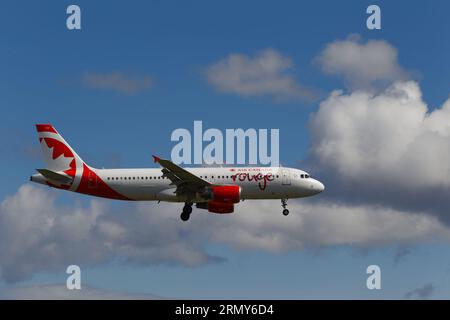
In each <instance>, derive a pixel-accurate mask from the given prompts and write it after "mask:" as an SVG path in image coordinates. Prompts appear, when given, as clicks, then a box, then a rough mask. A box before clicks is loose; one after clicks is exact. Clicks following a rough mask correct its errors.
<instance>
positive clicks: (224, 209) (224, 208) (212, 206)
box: [208, 201, 234, 213]
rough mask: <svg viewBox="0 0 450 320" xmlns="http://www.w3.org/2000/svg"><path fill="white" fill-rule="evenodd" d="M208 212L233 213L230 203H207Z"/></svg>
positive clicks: (232, 206) (232, 205)
mask: <svg viewBox="0 0 450 320" xmlns="http://www.w3.org/2000/svg"><path fill="white" fill-rule="evenodd" d="M208 211H209V212H213V213H233V211H234V204H233V203H231V202H218V201H209V202H208Z"/></svg>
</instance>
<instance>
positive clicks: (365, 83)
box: [315, 36, 408, 89]
mask: <svg viewBox="0 0 450 320" xmlns="http://www.w3.org/2000/svg"><path fill="white" fill-rule="evenodd" d="M397 56H398V54H397V49H396V48H395V47H393V46H392V45H390V44H389V43H387V42H386V41H383V40H370V41H368V42H367V43H365V44H363V43H360V41H359V37H358V36H350V37H349V38H347V39H346V40H336V41H334V42H331V43H329V44H327V45H326V47H325V49H324V50H323V51H322V52H321V53H320V54H319V55H318V56H317V58H316V59H315V61H316V62H317V63H318V64H319V65H320V66H321V68H322V70H323V71H324V72H326V73H328V74H334V75H340V76H343V77H344V79H345V80H346V82H347V84H348V85H349V86H350V87H351V88H353V89H355V88H370V87H371V86H372V85H374V84H376V83H381V84H385V83H390V82H392V81H395V80H405V79H407V78H408V73H407V72H406V71H405V70H404V69H403V68H402V67H401V66H400V65H399V63H398V60H397Z"/></svg>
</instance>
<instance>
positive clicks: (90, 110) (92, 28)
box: [0, 1, 450, 299]
mask: <svg viewBox="0 0 450 320" xmlns="http://www.w3.org/2000/svg"><path fill="white" fill-rule="evenodd" d="M69 4H72V2H68V1H40V2H32V1H28V2H24V1H7V2H6V1H5V2H2V3H1V4H0V12H1V14H0V15H1V18H0V28H1V30H2V41H1V42H0V46H1V50H0V68H1V70H2V72H0V105H1V111H0V112H1V118H2V122H3V123H4V125H3V126H2V127H1V129H0V130H1V133H2V134H1V135H0V139H1V140H0V141H1V143H2V145H3V150H4V152H3V153H2V157H1V158H0V164H1V165H2V167H3V168H7V169H6V170H4V172H3V175H2V183H1V184H0V196H1V199H4V198H5V197H6V196H12V195H14V194H15V193H16V192H17V190H18V188H19V187H20V186H21V185H23V184H25V183H27V179H28V176H29V175H30V174H31V173H32V172H33V170H34V169H35V168H37V167H39V166H42V162H41V160H40V158H39V156H40V155H39V152H38V151H39V149H38V145H37V139H36V133H35V131H34V126H33V125H34V124H35V123H46V122H48V123H52V124H54V126H55V127H56V128H57V129H58V130H59V131H60V132H61V133H62V134H63V136H64V137H65V139H66V140H68V142H69V143H70V144H71V145H72V147H74V149H75V150H76V151H77V152H78V153H79V155H80V156H81V157H82V158H83V159H84V160H85V161H86V162H88V163H90V164H92V165H93V166H98V167H102V166H105V167H112V166H119V167H147V166H148V167H153V166H154V164H153V163H152V162H151V154H154V153H156V154H160V155H163V156H169V155H170V151H171V149H172V147H173V146H174V143H173V142H171V141H170V134H171V132H172V131H173V130H174V129H176V128H188V129H192V127H193V121H194V120H202V121H203V125H204V127H205V128H219V129H226V128H239V127H242V128H250V127H252V128H279V129H280V161H281V163H283V164H284V165H286V166H302V163H305V162H306V160H305V159H306V158H307V156H308V151H309V148H310V146H311V139H310V134H311V131H310V130H309V129H308V128H309V121H310V117H311V114H314V113H315V112H316V111H317V110H318V108H319V105H320V103H321V101H323V100H325V99H326V98H327V97H328V96H329V94H330V92H331V91H332V90H334V89H343V90H344V92H351V91H352V89H351V88H349V87H347V86H346V85H345V83H344V81H343V80H342V77H340V76H339V75H329V74H325V73H324V72H322V70H321V67H320V65H319V64H318V63H317V62H316V60H315V58H316V57H317V56H318V54H319V53H320V52H321V51H322V50H324V48H325V46H326V45H327V44H329V43H332V42H333V41H336V40H343V39H347V37H348V36H349V35H351V34H359V36H360V39H361V40H360V41H361V42H362V43H365V42H366V41H369V40H382V41H385V42H387V43H389V44H390V45H391V46H393V47H395V48H396V49H397V50H398V63H399V65H400V66H401V67H402V68H403V69H404V70H407V71H408V73H409V74H410V78H411V79H413V80H414V81H416V82H417V83H419V85H420V89H421V91H422V93H423V100H424V101H425V103H426V104H428V106H429V110H430V111H431V110H434V109H435V108H437V107H440V106H442V105H443V104H444V102H445V101H446V100H447V99H448V97H449V84H450V73H449V72H448V70H450V61H449V59H448V57H449V56H450V43H449V41H447V38H448V32H449V27H450V25H449V24H450V22H449V19H448V12H449V9H450V6H449V4H448V3H447V2H445V1H434V2H433V3H432V4H431V3H429V2H426V1H414V2H410V1H409V2H406V1H403V2H402V1H395V2H393V1H380V2H377V4H379V5H380V7H381V10H382V30H374V31H370V30H368V29H367V28H366V17H367V15H366V13H365V9H366V8H367V6H368V5H369V4H372V2H370V1H345V2H344V1H339V2H338V1H314V2H310V3H308V4H307V3H303V2H302V3H300V2H298V1H283V2H275V1H246V2H242V1H222V2H211V1H196V2H195V3H188V2H182V1H131V2H121V1H117V2H110V1H95V2H92V1H77V2H76V4H78V5H79V6H80V7H81V11H82V30H80V31H69V30H67V29H66V27H65V19H66V17H67V15H66V14H65V9H66V7H67V6H68V5H69ZM267 48H272V49H274V50H277V52H280V53H281V54H282V55H283V56H285V57H289V58H290V59H291V60H292V62H293V66H292V68H291V69H290V70H289V72H290V74H292V75H293V77H294V79H295V81H297V82H298V83H299V84H301V85H302V86H305V87H308V88H312V89H313V90H314V91H315V92H316V93H317V97H316V98H315V99H313V101H307V100H304V99H287V100H286V101H278V100H277V99H275V98H274V97H273V96H271V95H270V94H268V95H253V96H242V95H239V94H233V93H223V92H220V91H219V90H217V88H214V86H213V85H211V83H209V82H208V79H207V77H206V76H205V73H206V70H207V67H208V66H211V65H213V64H215V63H217V62H218V61H220V60H222V59H225V58H226V57H228V56H229V55H230V54H233V53H236V54H242V55H246V56H248V57H253V56H254V55H255V54H257V53H258V52H260V51H261V50H264V49H267ZM113 72H119V73H121V74H124V75H132V76H136V77H144V76H149V77H151V79H152V81H153V82H152V85H151V86H150V88H147V89H145V90H139V91H138V92H137V93H135V94H124V93H122V92H119V91H117V90H102V89H98V88H97V89H96V88H92V87H89V86H87V85H85V84H84V83H83V80H82V79H83V77H84V76H85V75H86V74H87V73H94V74H110V73H113ZM380 130H382V128H380ZM299 161H300V162H299ZM309 165H310V163H308V164H307V166H309ZM312 174H314V172H312ZM319 179H320V177H319ZM327 191H328V190H327ZM331 193H333V192H332V191H331ZM57 197H58V198H57V200H56V201H57V203H58V204H63V205H66V206H69V207H70V206H74V205H78V204H79V203H81V206H83V205H84V206H87V205H88V203H89V201H90V199H89V198H87V197H85V196H81V195H76V194H61V193H57ZM320 197H322V199H321V200H309V199H308V200H305V202H306V203H307V204H315V203H316V201H322V200H323V201H327V198H326V197H327V194H326V193H324V194H323V195H321V196H320ZM103 202H104V203H107V205H110V206H112V207H113V208H115V210H123V211H124V212H127V211H128V210H132V208H131V205H129V204H123V203H109V202H108V201H103ZM299 205H300V206H301V205H302V202H299ZM388 206H389V207H394V208H395V204H390V203H389V204H388ZM169 208H170V207H169ZM172 208H173V212H174V213H173V214H174V216H176V217H177V216H178V210H179V208H178V207H176V205H175V206H173V207H172ZM238 213H239V214H242V215H244V214H245V213H246V212H245V211H241V212H238ZM149 214H150V213H149ZM273 214H274V215H278V216H279V219H282V218H283V217H282V216H281V215H280V214H279V212H273ZM294 214H295V213H294ZM186 232H191V233H195V232H196V231H195V230H189V231H186ZM230 237H232V235H230ZM203 241H205V243H203V246H205V247H206V248H207V251H208V252H210V253H212V254H214V255H217V256H221V257H224V258H225V261H224V262H221V263H208V264H206V265H202V266H198V267H186V266H183V265H177V264H176V265H172V264H166V263H163V264H160V265H155V264H141V265H139V266H136V265H135V264H128V263H123V262H121V261H114V259H112V260H113V261H111V259H108V260H107V261H103V262H102V263H92V264H87V265H86V266H84V265H81V267H82V270H83V281H84V282H86V283H87V284H88V285H90V286H93V287H99V288H102V289H105V290H117V291H124V292H130V293H136V292H138V293H152V294H156V295H161V296H164V297H187V298H191V297H192V298H300V299H303V298H306V299H307V298H375V299H379V298H389V299H391V298H394V299H395V298H403V297H404V295H405V293H406V292H409V291H412V290H414V289H416V288H420V287H422V286H423V285H425V284H427V283H432V284H433V286H434V288H435V289H434V292H433V295H432V297H433V298H448V297H449V292H450V291H449V290H450V278H449V272H450V262H449V261H450V260H449V258H450V257H449V253H448V247H447V245H446V243H445V242H444V243H442V242H441V241H437V242H433V241H432V242H428V241H425V242H423V243H421V242H420V241H417V242H414V243H406V244H405V243H401V242H399V243H396V242H395V241H393V242H391V243H389V244H384V245H382V246H377V247H375V248H374V247H371V248H369V249H367V248H359V247H358V246H357V245H355V246H353V245H332V246H327V247H325V248H316V247H315V246H314V245H311V246H310V245H309V244H308V243H306V248H305V249H292V250H291V249H290V250H287V252H282V253H273V252H270V251H267V250H257V249H237V248H235V247H233V246H230V245H227V244H224V243H220V241H219V242H213V243H208V242H207V239H204V240H203ZM403 247H406V248H410V250H409V251H408V252H409V253H408V254H407V255H405V257H404V259H402V260H401V261H399V262H398V263H394V260H395V255H396V252H397V251H398V250H399V248H403ZM3 259H7V257H3ZM118 260H120V259H118ZM74 263H76V262H74ZM369 264H378V265H380V266H381V267H382V277H383V278H382V279H383V280H382V287H383V289H382V290H380V291H376V290H374V291H369V290H367V288H366V287H365V280H366V274H365V269H366V267H367V266H368V265H369ZM64 271H65V269H64V268H62V269H61V270H60V271H58V266H54V267H50V268H49V270H48V271H45V270H44V271H42V270H39V271H37V272H36V273H35V274H34V277H33V278H32V279H28V280H24V281H21V282H19V283H14V284H8V286H17V285H22V286H26V285H33V284H38V283H39V284H42V283H59V282H61V283H64V281H65V273H64ZM4 285H6V284H4Z"/></svg>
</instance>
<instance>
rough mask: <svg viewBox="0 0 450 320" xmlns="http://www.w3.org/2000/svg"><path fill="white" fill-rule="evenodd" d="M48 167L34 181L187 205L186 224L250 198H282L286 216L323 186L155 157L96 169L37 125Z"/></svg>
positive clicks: (298, 177) (298, 176) (281, 170)
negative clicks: (149, 162)
mask: <svg viewBox="0 0 450 320" xmlns="http://www.w3.org/2000/svg"><path fill="white" fill-rule="evenodd" d="M36 129H37V132H38V136H39V142H40V144H41V147H42V153H43V156H44V161H45V163H46V165H47V168H45V169H36V170H37V172H38V173H36V174H33V175H32V176H31V177H30V181H32V182H36V183H40V184H43V185H47V186H50V187H53V188H58V189H62V190H69V191H73V192H78V193H82V194H87V195H91V196H96V197H103V198H108V199H118V200H131V201H158V202H159V201H167V202H179V203H183V202H184V207H183V210H182V213H181V215H180V218H181V220H183V221H187V220H189V217H190V215H191V213H192V206H193V205H194V204H195V206H196V207H197V208H198V209H205V210H208V212H212V213H218V214H228V213H232V212H233V211H234V205H235V204H237V203H239V202H240V201H241V200H242V201H243V200H247V199H280V200H281V206H282V208H283V210H282V214H283V215H285V216H287V215H288V214H289V210H288V209H287V200H288V199H292V198H302V197H308V196H313V195H316V194H318V193H320V192H322V191H324V189H325V187H324V185H323V184H322V183H321V182H320V181H318V180H316V179H313V178H312V177H311V176H310V175H309V174H308V173H307V172H305V171H302V170H299V169H294V168H286V167H197V168H182V167H180V166H178V165H176V164H175V163H173V162H172V161H170V160H166V159H161V158H160V157H157V156H153V160H154V162H155V163H157V164H159V165H160V166H161V168H156V169H151V168H144V169H97V168H93V167H91V166H89V165H88V164H87V163H85V162H84V161H83V160H81V158H80V157H79V156H78V154H77V153H76V152H75V151H74V150H73V149H72V148H71V147H70V145H69V144H68V143H67V142H66V141H65V140H64V138H63V137H62V136H61V135H60V134H59V133H58V132H57V131H56V129H55V128H54V127H53V126H52V125H51V124H37V125H36Z"/></svg>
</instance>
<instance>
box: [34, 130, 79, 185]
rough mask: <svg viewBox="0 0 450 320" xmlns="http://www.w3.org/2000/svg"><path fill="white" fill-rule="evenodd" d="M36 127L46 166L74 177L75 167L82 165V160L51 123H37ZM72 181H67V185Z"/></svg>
mask: <svg viewBox="0 0 450 320" xmlns="http://www.w3.org/2000/svg"><path fill="white" fill-rule="evenodd" d="M36 129H37V131H38V135H39V142H40V144H41V147H42V154H43V157H44V161H45V163H46V164H47V168H48V169H50V170H52V171H54V172H57V173H61V174H65V175H67V176H69V177H72V178H74V177H75V175H76V172H77V169H81V168H82V167H83V163H84V162H83V160H81V158H80V157H79V156H78V155H77V154H76V153H75V151H74V150H73V149H72V148H71V147H70V146H69V144H68V143H67V142H66V141H65V140H64V139H63V137H62V136H61V135H60V134H59V133H58V132H57V131H56V130H55V128H54V127H53V126H52V125H50V124H38V125H36ZM72 182H73V180H72ZM72 182H70V183H69V186H70V185H71V184H72Z"/></svg>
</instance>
